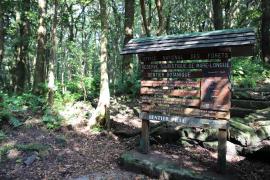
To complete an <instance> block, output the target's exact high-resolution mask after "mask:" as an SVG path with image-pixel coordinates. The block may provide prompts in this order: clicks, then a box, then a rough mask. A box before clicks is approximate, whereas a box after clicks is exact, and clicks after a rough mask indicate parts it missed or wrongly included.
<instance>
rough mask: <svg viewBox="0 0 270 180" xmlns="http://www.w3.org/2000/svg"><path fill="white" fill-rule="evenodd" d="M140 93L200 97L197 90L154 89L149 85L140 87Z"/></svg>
mask: <svg viewBox="0 0 270 180" xmlns="http://www.w3.org/2000/svg"><path fill="white" fill-rule="evenodd" d="M141 94H142V95H144V94H164V95H168V96H182V97H186V96H188V97H200V91H199V90H184V89H167V88H164V89H154V88H149V87H142V88H141Z"/></svg>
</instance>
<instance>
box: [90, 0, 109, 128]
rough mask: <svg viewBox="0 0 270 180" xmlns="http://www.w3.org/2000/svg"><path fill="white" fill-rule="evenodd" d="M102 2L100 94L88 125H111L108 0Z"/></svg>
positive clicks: (100, 2)
mask: <svg viewBox="0 0 270 180" xmlns="http://www.w3.org/2000/svg"><path fill="white" fill-rule="evenodd" d="M99 4H100V20H101V39H100V73H101V74H100V94H99V101H98V106H97V108H96V109H95V111H94V113H93V114H92V116H91V118H90V120H89V122H88V126H89V127H92V126H93V125H96V124H97V125H100V126H105V125H107V127H108V126H109V119H110V117H109V106H110V90H109V77H108V67H107V62H108V52H107V45H108V40H107V34H108V22H107V19H108V16H107V11H106V0H99Z"/></svg>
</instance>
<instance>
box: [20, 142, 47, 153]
mask: <svg viewBox="0 0 270 180" xmlns="http://www.w3.org/2000/svg"><path fill="white" fill-rule="evenodd" d="M15 148H16V149H18V150H20V151H24V152H29V151H30V152H32V151H37V152H42V151H45V150H47V149H49V148H50V147H49V146H48V145H44V144H39V143H29V144H17V145H15Z"/></svg>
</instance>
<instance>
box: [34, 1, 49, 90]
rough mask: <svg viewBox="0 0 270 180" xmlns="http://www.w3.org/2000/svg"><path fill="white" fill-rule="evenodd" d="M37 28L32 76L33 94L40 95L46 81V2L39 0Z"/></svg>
mask: <svg viewBox="0 0 270 180" xmlns="http://www.w3.org/2000/svg"><path fill="white" fill-rule="evenodd" d="M38 6H39V13H40V17H39V28H38V45H37V60H36V67H35V74H34V84H33V93H35V94H38V95H42V94H44V87H42V86H43V85H44V84H45V80H46V70H45V69H46V67H45V65H46V58H45V53H46V49H45V36H46V26H45V17H46V10H45V8H46V0H39V1H38Z"/></svg>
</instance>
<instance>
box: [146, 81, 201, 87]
mask: <svg viewBox="0 0 270 180" xmlns="http://www.w3.org/2000/svg"><path fill="white" fill-rule="evenodd" d="M141 86H144V87H163V86H165V87H192V88H199V87H200V81H170V80H161V81H153V80H149V81H147V80H141Z"/></svg>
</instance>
